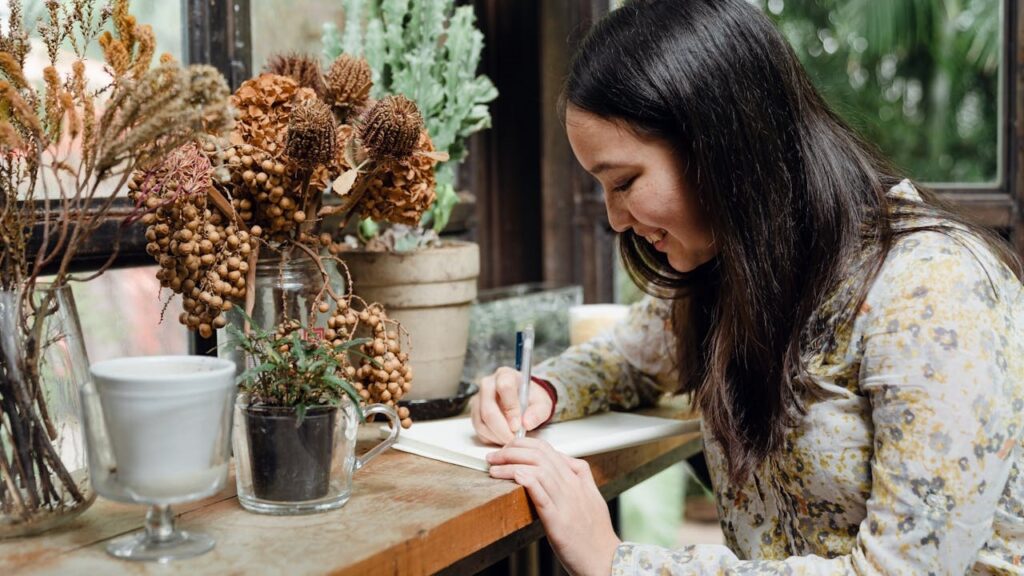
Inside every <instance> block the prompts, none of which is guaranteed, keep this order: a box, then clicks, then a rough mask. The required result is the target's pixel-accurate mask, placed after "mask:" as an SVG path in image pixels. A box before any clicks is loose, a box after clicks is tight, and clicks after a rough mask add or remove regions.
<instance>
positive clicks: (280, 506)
mask: <svg viewBox="0 0 1024 576" xmlns="http://www.w3.org/2000/svg"><path fill="white" fill-rule="evenodd" d="M363 414H364V415H365V416H372V415H374V414H381V415H383V416H385V417H386V418H387V419H388V421H389V422H390V430H389V434H388V435H387V436H386V437H385V438H383V439H382V440H381V441H380V442H379V443H378V444H377V445H376V446H374V447H373V448H371V449H370V451H369V452H367V453H365V454H363V455H362V456H358V457H357V456H356V454H355V448H356V436H357V432H358V429H359V424H360V421H359V416H358V414H357V413H356V410H355V406H354V405H353V404H352V403H351V402H350V401H349V400H348V398H343V399H342V401H341V405H340V406H314V407H309V408H307V409H306V410H305V411H304V412H302V413H300V412H299V411H298V409H296V408H295V407H291V406H263V405H257V404H251V403H250V402H249V398H248V397H246V396H244V395H242V396H239V397H238V400H237V401H236V402H235V417H234V434H233V435H232V445H233V448H234V453H235V481H236V484H237V488H238V501H239V503H241V504H242V507H243V508H245V509H246V510H249V511H251V512H258V513H260V514H274V515H289V514H310V513H314V512H324V511H326V510H333V509H335V508H340V507H342V506H344V505H345V503H346V502H348V500H349V497H350V496H351V495H352V478H353V475H354V474H355V473H356V472H357V471H358V470H359V469H360V468H362V467H363V466H364V465H366V463H367V462H369V461H370V460H371V459H373V458H374V457H376V456H377V455H378V454H380V453H381V452H383V451H384V450H387V449H388V448H389V447H390V446H391V445H392V444H394V443H395V441H396V440H397V439H398V434H399V430H401V422H400V421H399V418H398V414H397V413H396V412H395V409H394V408H392V407H391V406H387V405H384V404H371V405H369V406H366V407H365V408H363ZM371 425H373V426H379V425H380V424H371Z"/></svg>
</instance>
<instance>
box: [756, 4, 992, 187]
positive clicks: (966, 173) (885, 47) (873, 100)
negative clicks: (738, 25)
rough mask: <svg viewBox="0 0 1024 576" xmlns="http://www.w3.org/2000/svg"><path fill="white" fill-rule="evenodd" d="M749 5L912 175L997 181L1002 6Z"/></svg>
mask: <svg viewBox="0 0 1024 576" xmlns="http://www.w3.org/2000/svg"><path fill="white" fill-rule="evenodd" d="M754 3H755V4H758V5H760V6H761V7H762V8H763V9H764V10H765V12H766V13H767V14H768V15H769V16H770V17H771V18H772V19H773V20H774V21H775V22H776V23H777V25H778V26H779V29H780V30H781V31H782V32H783V34H784V35H785V36H786V38H787V39H788V40H789V42H790V43H791V44H792V45H793V47H794V49H795V50H796V52H797V54H798V55H799V57H800V59H801V61H802V62H803V63H804V66H805V67H806V68H807V70H808V71H809V72H810V74H811V77H812V80H813V81H814V83H815V85H817V86H818V88H819V89H820V90H821V91H822V92H823V93H824V95H825V97H826V99H827V100H828V101H829V102H830V103H831V104H832V106H833V107H834V108H835V109H836V110H837V111H838V112H839V113H840V115H842V116H843V117H844V118H845V119H846V120H847V121H848V122H849V123H850V124H852V125H853V126H854V127H855V128H856V129H857V130H858V131H859V132H860V133H861V134H862V135H864V136H865V138H867V139H868V140H869V141H871V142H873V143H875V144H876V145H877V146H878V147H879V148H881V150H882V151H883V152H884V153H885V154H886V155H888V156H889V157H890V158H892V159H893V160H894V161H895V162H896V164H897V165H898V166H899V167H900V168H902V169H903V170H904V171H906V173H907V175H908V176H912V177H914V178H917V179H919V180H924V181H928V182H963V183H984V182H993V181H996V180H997V179H998V178H999V177H1000V176H1001V174H1000V161H999V159H1000V151H999V149H1000V126H1001V121H1000V104H1001V102H1000V100H1001V98H1000V71H1001V63H1002V47H1003V33H1002V11H1003V5H1002V1H1001V0H883V1H879V0H756V1H755V2H754Z"/></svg>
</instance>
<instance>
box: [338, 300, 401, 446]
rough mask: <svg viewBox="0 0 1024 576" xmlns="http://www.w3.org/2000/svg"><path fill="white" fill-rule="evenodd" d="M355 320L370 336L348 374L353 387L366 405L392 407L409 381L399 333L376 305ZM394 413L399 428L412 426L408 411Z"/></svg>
mask: <svg viewBox="0 0 1024 576" xmlns="http://www.w3.org/2000/svg"><path fill="white" fill-rule="evenodd" d="M358 318H359V321H360V322H361V323H363V324H365V325H366V326H368V327H369V329H370V333H371V334H372V336H371V339H370V341H369V342H367V343H365V344H363V345H362V346H361V347H360V348H361V352H362V356H360V360H359V366H358V367H357V368H355V369H354V371H353V372H352V374H353V375H354V378H355V380H354V381H353V383H354V384H355V386H356V390H358V391H359V395H360V396H361V397H362V398H363V399H364V400H365V401H366V402H368V403H371V404H372V403H375V402H380V403H382V404H387V405H389V406H395V405H396V403H397V402H398V401H399V400H400V399H401V398H402V396H404V395H405V394H406V393H407V392H409V389H410V388H411V387H412V377H413V374H412V367H411V366H410V365H409V354H408V353H406V352H404V351H402V345H401V338H400V335H401V334H400V333H401V330H400V328H398V327H397V324H396V323H395V322H394V321H393V320H389V319H388V317H387V315H386V314H385V312H384V308H383V307H382V306H381V305H380V304H376V303H374V304H370V305H368V306H367V307H366V308H365V309H363V310H362V311H360V312H359V316H358ZM389 325H390V326H389ZM389 328H390V329H389ZM398 412H399V417H400V418H401V419H402V426H403V427H405V428H408V427H409V426H410V425H411V424H412V420H411V419H409V411H408V409H407V408H405V407H399V408H398Z"/></svg>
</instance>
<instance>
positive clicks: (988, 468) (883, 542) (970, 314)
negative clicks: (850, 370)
mask: <svg viewBox="0 0 1024 576" xmlns="http://www.w3.org/2000/svg"><path fill="white" fill-rule="evenodd" d="M937 235H938V233H935V232H929V233H922V234H915V235H913V236H911V237H908V238H906V239H905V240H904V241H902V242H901V243H899V244H898V245H897V246H896V247H895V248H894V252H893V253H891V254H890V256H889V260H888V261H887V262H886V265H885V266H884V268H883V270H882V273H881V274H880V276H879V278H878V280H877V281H876V282H875V284H874V286H873V287H872V289H871V291H870V292H869V295H868V298H867V300H866V302H865V305H864V306H863V307H862V309H861V310H860V314H859V316H858V319H857V321H856V325H855V328H854V337H855V340H854V344H853V345H859V346H862V350H863V361H862V364H861V368H860V388H861V391H862V393H863V394H864V395H865V396H866V397H867V398H868V399H869V401H870V404H871V420H872V423H873V425H874V453H873V456H872V459H871V472H872V487H871V495H870V497H869V498H868V500H867V502H866V513H867V514H866V517H865V519H864V520H863V521H862V522H861V524H860V526H859V531H858V536H857V540H856V544H855V546H854V547H853V549H852V551H851V553H850V554H847V555H845V556H840V557H836V558H830V559H826V558H822V557H817V556H805V557H791V558H788V559H780V560H771V561H765V560H760V561H741V560H739V559H738V558H737V557H736V556H735V555H734V554H733V553H732V552H731V551H730V550H728V549H727V548H725V547H722V546H703V545H697V546H689V547H686V548H683V549H680V550H666V549H664V548H657V547H654V546H643V545H633V544H624V545H622V546H621V547H620V548H619V549H618V550H617V553H616V556H615V561H614V565H613V574H616V575H624V574H666V573H669V574H963V573H965V572H966V571H967V570H968V569H969V568H970V567H971V566H972V564H974V562H975V561H976V560H977V558H978V555H979V553H981V552H982V547H983V546H984V544H985V542H986V539H987V538H988V537H989V536H990V534H991V526H992V522H993V517H994V514H995V513H996V509H997V504H998V501H999V498H1000V495H1001V493H1002V492H1003V489H1004V487H1005V485H1006V483H1007V478H1008V476H1009V474H1010V470H1011V467H1012V463H1013V460H1014V458H1017V457H1018V455H1017V451H1018V450H1019V448H1018V446H1019V444H1018V442H1019V441H1020V440H1021V438H1020V434H1021V428H1022V427H1021V409H1022V407H1024V394H1022V390H1021V386H1022V380H1024V369H1022V361H1021V360H1020V357H1021V356H1022V351H1024V350H1022V348H1024V333H1022V322H1021V320H1022V318H1021V317H1020V314H1021V313H1020V312H1018V311H1019V310H1021V309H1022V304H1024V302H1022V298H1021V296H1020V288H1021V287H1020V283H1019V282H1018V281H1017V280H1016V279H1014V278H1013V277H1012V275H1011V274H1010V273H1009V271H1008V270H1006V269H1005V267H1002V266H1000V265H999V264H997V263H995V262H994V259H993V258H992V257H991V255H990V254H989V253H988V251H987V250H986V249H985V248H982V247H980V246H978V245H977V244H976V243H973V244H972V243H968V242H967V241H966V240H964V241H963V242H961V241H958V240H957V239H953V238H950V237H948V236H943V238H941V239H936V237H935V236H937ZM929 236H930V237H929ZM920 242H925V243H927V246H918V245H917V244H916V243H920ZM968 246H970V248H968ZM980 262H985V263H986V265H985V266H982V265H981V264H980ZM858 333H859V334H860V337H859V338H858V337H857V334H858Z"/></svg>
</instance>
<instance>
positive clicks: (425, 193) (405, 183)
mask: <svg viewBox="0 0 1024 576" xmlns="http://www.w3.org/2000/svg"><path fill="white" fill-rule="evenodd" d="M433 151H434V145H433V143H432V142H431V140H430V136H429V135H428V134H427V131H426V130H421V131H420V133H419V138H418V140H417V143H416V146H415V147H414V150H413V152H412V153H410V154H409V155H408V156H407V157H406V158H404V159H400V160H398V159H385V160H383V161H381V162H380V165H379V166H378V168H377V169H375V170H374V171H373V172H372V173H371V174H368V175H367V178H368V179H369V180H368V182H367V183H366V188H367V190H366V196H365V198H364V199H363V205H362V211H363V214H365V215H366V216H369V217H370V218H373V219H374V220H380V221H386V222H394V223H397V224H407V225H409V226H416V225H418V224H419V222H420V219H421V218H422V217H423V212H425V211H426V210H427V209H428V208H430V206H431V204H433V203H434V199H435V197H436V196H435V193H434V187H435V184H436V182H435V180H434V165H435V164H437V160H436V159H434V157H433V156H431V155H429V154H425V153H428V152H433Z"/></svg>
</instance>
